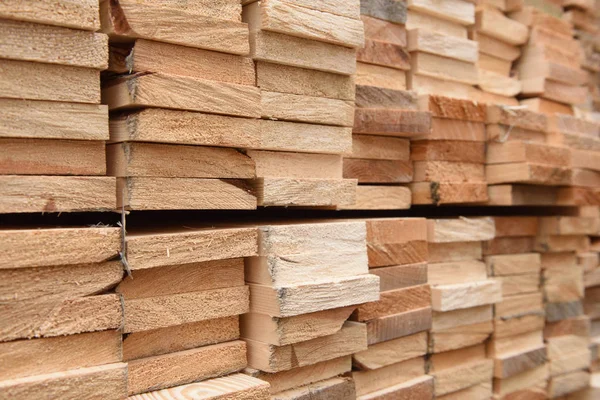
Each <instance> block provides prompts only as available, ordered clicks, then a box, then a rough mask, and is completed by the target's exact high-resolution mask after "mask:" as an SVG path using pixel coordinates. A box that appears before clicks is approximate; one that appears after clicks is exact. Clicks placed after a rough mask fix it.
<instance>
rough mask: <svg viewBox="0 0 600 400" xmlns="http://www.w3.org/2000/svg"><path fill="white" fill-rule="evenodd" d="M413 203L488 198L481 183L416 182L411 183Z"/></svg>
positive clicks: (484, 199) (452, 201)
mask: <svg viewBox="0 0 600 400" xmlns="http://www.w3.org/2000/svg"><path fill="white" fill-rule="evenodd" d="M410 189H411V190H412V202H413V204H435V205H440V204H461V203H480V202H485V201H487V200H488V195H487V185H486V184H483V183H454V182H453V183H447V182H417V183H411V184H410Z"/></svg>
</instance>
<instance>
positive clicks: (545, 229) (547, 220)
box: [540, 216, 600, 235]
mask: <svg viewBox="0 0 600 400" xmlns="http://www.w3.org/2000/svg"><path fill="white" fill-rule="evenodd" d="M599 224H600V221H599V220H598V219H597V218H591V217H566V216H561V217H542V218H540V233H541V234H543V235H594V234H596V233H598V229H599Z"/></svg>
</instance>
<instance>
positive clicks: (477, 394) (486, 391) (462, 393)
mask: <svg viewBox="0 0 600 400" xmlns="http://www.w3.org/2000/svg"><path fill="white" fill-rule="evenodd" d="M491 395H492V384H491V383H490V382H482V383H478V384H476V385H475V386H471V387H469V388H466V389H462V390H459V391H456V392H453V393H448V394H445V395H443V396H440V397H438V398H439V399H440V400H458V399H473V400H475V399H483V398H488V397H489V398H491Z"/></svg>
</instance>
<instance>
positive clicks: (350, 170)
mask: <svg viewBox="0 0 600 400" xmlns="http://www.w3.org/2000/svg"><path fill="white" fill-rule="evenodd" d="M344 178H345V179H357V180H358V183H390V184H393V183H408V182H411V181H412V179H413V168H412V163H411V162H410V161H402V160H364V159H358V158H355V159H347V160H345V161H344Z"/></svg>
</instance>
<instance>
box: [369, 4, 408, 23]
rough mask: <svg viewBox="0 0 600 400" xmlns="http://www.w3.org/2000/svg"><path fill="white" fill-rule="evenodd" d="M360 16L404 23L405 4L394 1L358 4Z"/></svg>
mask: <svg viewBox="0 0 600 400" xmlns="http://www.w3.org/2000/svg"><path fill="white" fill-rule="evenodd" d="M360 13H361V15H367V16H369V17H373V18H377V19H382V20H384V21H389V22H394V23H396V24H405V23H406V3H403V2H401V1H395V0H376V1H362V0H361V2H360Z"/></svg>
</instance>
